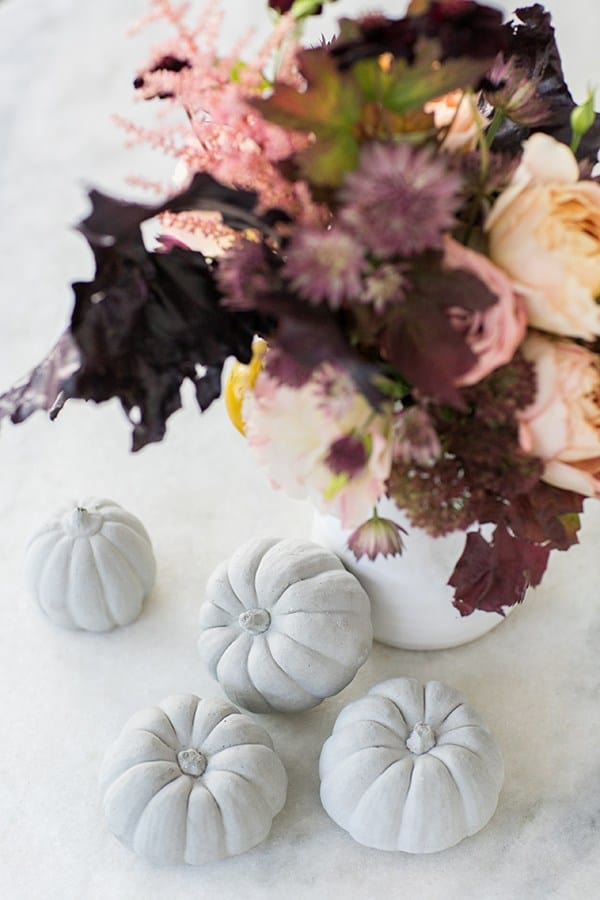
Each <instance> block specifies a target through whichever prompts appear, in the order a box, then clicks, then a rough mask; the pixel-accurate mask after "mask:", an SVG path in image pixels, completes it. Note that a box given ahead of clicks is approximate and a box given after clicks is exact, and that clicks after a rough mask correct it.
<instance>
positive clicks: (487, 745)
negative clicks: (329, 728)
mask: <svg viewBox="0 0 600 900" xmlns="http://www.w3.org/2000/svg"><path fill="white" fill-rule="evenodd" d="M319 768H320V775H321V802H322V803H323V806H324V808H325V810H326V812H327V813H328V814H329V815H330V816H331V818H332V819H333V820H334V822H336V823H337V824H338V825H340V826H341V827H342V828H344V829H345V830H346V831H348V832H349V834H350V835H351V836H352V837H353V838H354V840H356V841H358V842H359V843H361V844H366V846H367V847H375V848H377V849H378V850H404V851H406V852H408V853H433V852H435V851H438V850H445V849H446V848H448V847H452V846H453V845H454V844H457V843H458V842H459V841H461V840H462V839H463V838H465V837H467V836H468V835H472V834H475V832H477V831H479V830H480V829H481V828H483V826H484V825H486V823H487V822H488V821H489V819H490V818H491V817H492V815H493V814H494V811H495V809H496V805H497V802H498V794H499V793H500V788H501V787H502V783H503V780H504V767H503V763H502V757H501V755H500V751H499V750H498V747H497V745H496V743H495V741H494V739H493V737H492V735H491V734H490V732H489V730H488V729H487V728H486V726H485V725H484V724H483V722H482V721H481V719H480V718H479V716H478V715H477V713H476V712H475V711H474V710H473V709H471V707H470V706H467V704H466V703H465V700H464V698H463V697H462V695H461V694H459V693H458V691H456V690H454V689H453V688H451V687H447V686H446V685H444V684H441V683H440V682H439V681H430V682H428V683H427V684H425V685H422V684H420V683H419V682H418V681H416V680H415V679H414V678H393V679H391V680H389V681H384V682H382V683H381V684H378V685H376V686H375V687H373V688H372V689H371V690H370V691H369V693H368V694H367V695H366V696H365V697H362V698H361V699H359V700H356V701H354V702H353V703H350V704H349V705H348V706H346V707H345V709H343V710H342V712H341V713H340V715H339V716H338V718H337V720H336V723H335V726H334V729H333V733H332V735H331V737H330V738H328V740H327V741H326V742H325V744H324V746H323V750H322V752H321V760H320V767H319Z"/></svg>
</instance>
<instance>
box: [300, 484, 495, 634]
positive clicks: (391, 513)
mask: <svg viewBox="0 0 600 900" xmlns="http://www.w3.org/2000/svg"><path fill="white" fill-rule="evenodd" d="M379 512H380V514H381V515H382V516H387V517H388V518H390V519H393V521H395V522H398V524H400V525H402V526H403V527H404V528H406V530H407V531H408V536H407V537H406V538H405V550H404V552H403V553H402V556H394V557H386V558H384V557H381V556H379V557H377V558H376V559H375V560H370V559H367V558H366V557H363V558H362V559H360V560H357V559H356V558H355V556H354V554H353V553H352V551H351V550H349V549H348V546H347V539H348V536H349V534H350V532H349V531H344V529H343V528H342V527H341V525H340V522H339V519H337V518H336V517H334V516H328V515H323V514H321V513H316V514H315V518H314V522H313V530H312V538H313V540H314V541H316V542H317V543H319V544H322V545H323V546H324V547H327V548H328V549H329V550H331V551H332V552H333V553H335V554H336V555H337V556H339V557H340V559H341V560H342V562H343V563H344V565H345V566H346V568H347V569H348V570H349V571H350V572H352V573H353V574H354V575H356V577H357V578H358V579H359V581H360V582H361V584H362V585H363V587H364V589H365V590H366V592H367V594H368V595H369V597H370V600H371V618H372V620H373V634H374V637H375V639H376V640H378V641H380V642H381V643H383V644H389V645H391V646H392V647H401V648H403V649H405V650H441V649H443V648H445V647H456V646H458V645H459V644H466V643H467V642H468V641H473V640H475V639H476V638H478V637H481V636H482V635H483V634H485V633H486V632H488V631H490V630H491V629H492V628H494V627H495V626H496V625H499V624H500V622H502V621H503V617H502V616H501V615H499V614H498V613H489V612H480V611H476V612H474V613H472V614H471V615H470V616H461V615H460V613H459V612H458V610H457V609H455V608H454V607H453V606H452V598H453V591H452V588H450V587H448V585H447V581H448V578H449V577H450V575H451V573H452V571H453V569H454V566H455V565H456V562H457V561H458V558H459V557H460V555H461V553H462V550H463V547H464V541H465V536H464V533H462V532H454V533H452V534H449V535H447V536H446V537H442V538H432V537H430V536H429V535H428V534H426V533H425V532H424V531H422V530H421V529H419V528H413V527H412V526H411V525H410V524H409V523H408V521H407V519H406V516H404V514H403V513H402V512H401V511H400V510H399V509H398V507H397V506H396V505H395V504H394V503H393V502H392V501H390V500H383V501H382V502H381V503H380V505H379Z"/></svg>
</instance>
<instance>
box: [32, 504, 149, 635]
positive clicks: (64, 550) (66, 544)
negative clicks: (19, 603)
mask: <svg viewBox="0 0 600 900" xmlns="http://www.w3.org/2000/svg"><path fill="white" fill-rule="evenodd" d="M25 565H26V572H27V578H28V581H29V585H30V588H31V591H32V593H33V594H34V596H35V598H36V599H37V601H38V603H39V605H40V606H41V608H42V609H43V611H44V612H45V613H46V614H47V615H48V616H49V617H50V619H52V621H53V622H54V623H55V624H56V625H62V626H63V627H65V628H81V629H84V630H85V631H108V630H109V629H111V628H114V627H115V626H117V625H128V624H129V623H130V622H133V621H134V619H137V617H138V616H139V614H140V612H141V611H142V606H143V603H144V600H145V598H146V596H147V594H148V592H149V591H150V589H151V588H152V585H153V584H154V578H155V571H156V566H155V561H154V554H153V552H152V545H151V543H150V538H149V537H148V534H147V533H146V529H145V528H144V526H143V525H142V523H141V522H140V520H139V519H137V518H136V517H135V516H134V515H132V514H131V513H130V512H127V510H125V509H123V508H122V507H121V506H119V505H118V504H117V503H114V502H113V501H112V500H96V499H89V500H86V501H84V502H83V503H80V504H72V505H70V506H68V507H66V508H64V509H62V510H60V511H59V512H58V513H57V514H56V516H55V517H54V518H53V519H52V520H51V521H50V522H48V523H47V524H46V525H45V526H44V527H42V528H41V529H40V530H39V531H37V532H36V533H35V534H34V535H33V537H32V538H31V540H30V541H29V544H28V546H27V551H26V556H25Z"/></svg>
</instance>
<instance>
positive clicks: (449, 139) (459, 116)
mask: <svg viewBox="0 0 600 900" xmlns="http://www.w3.org/2000/svg"><path fill="white" fill-rule="evenodd" d="M425 112H426V113H433V122H434V125H435V127H436V128H447V129H448V131H447V132H446V135H445V137H444V140H443V141H442V149H444V150H448V152H449V153H458V152H463V153H466V152H467V151H468V150H474V149H475V147H476V146H477V140H478V138H479V132H480V131H482V130H483V129H484V128H485V127H486V125H487V119H486V118H485V117H484V116H483V115H482V114H481V113H480V112H479V110H478V109H477V98H471V97H469V96H468V94H465V92H464V91H461V90H456V91H451V92H450V93H449V94H444V96H443V97H438V98H437V99H436V100H430V101H429V103H426V104H425Z"/></svg>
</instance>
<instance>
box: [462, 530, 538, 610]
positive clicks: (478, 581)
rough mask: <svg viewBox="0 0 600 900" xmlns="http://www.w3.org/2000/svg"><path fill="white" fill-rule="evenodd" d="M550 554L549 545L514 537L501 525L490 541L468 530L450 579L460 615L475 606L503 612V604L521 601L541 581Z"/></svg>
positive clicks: (511, 604)
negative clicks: (528, 589) (460, 554)
mask: <svg viewBox="0 0 600 900" xmlns="http://www.w3.org/2000/svg"><path fill="white" fill-rule="evenodd" d="M549 556H550V547H547V546H540V545H539V544H534V543H532V542H531V541H526V540H523V539H522V538H518V537H515V536H514V535H512V534H511V533H510V532H509V531H508V530H507V529H506V528H505V527H504V526H502V525H498V526H497V527H496V530H495V531H494V534H493V536H492V539H491V541H490V542H489V543H488V541H486V540H485V539H484V538H483V537H482V535H481V534H480V533H479V532H469V534H467V537H466V541H465V548H464V550H463V553H462V556H461V557H460V559H459V560H458V562H457V564H456V567H455V569H454V571H453V573H452V575H451V576H450V579H449V580H448V584H449V585H450V586H451V587H453V588H454V598H455V599H454V602H453V605H454V606H455V607H456V609H458V611H459V612H460V614H461V616H468V615H470V614H471V613H472V612H474V611H475V610H476V609H481V610H485V611H486V612H496V613H500V615H504V612H503V607H505V606H514V605H515V604H516V603H521V602H522V601H523V598H524V596H525V592H526V590H527V588H528V587H535V586H536V585H537V584H539V583H540V581H541V579H542V576H543V574H544V572H545V570H546V566H547V564H548V558H549Z"/></svg>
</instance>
